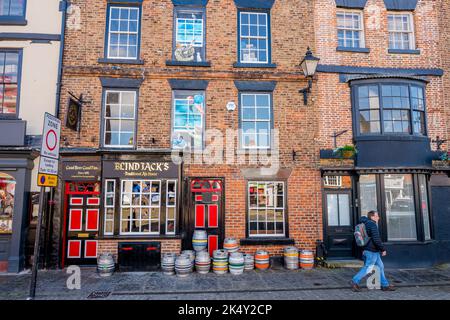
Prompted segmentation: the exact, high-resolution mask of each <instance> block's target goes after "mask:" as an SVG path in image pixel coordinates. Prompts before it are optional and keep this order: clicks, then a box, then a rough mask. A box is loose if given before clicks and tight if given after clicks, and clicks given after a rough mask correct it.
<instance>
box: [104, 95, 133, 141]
mask: <svg viewBox="0 0 450 320" xmlns="http://www.w3.org/2000/svg"><path fill="white" fill-rule="evenodd" d="M136 96H137V92H136V91H116V90H106V91H105V99H104V100H105V109H104V117H103V118H104V125H103V132H104V133H103V135H104V137H103V145H104V146H105V147H119V148H124V147H125V148H131V147H133V146H134V145H135V136H136V135H135V128H136Z"/></svg>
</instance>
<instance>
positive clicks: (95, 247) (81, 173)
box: [60, 151, 181, 270]
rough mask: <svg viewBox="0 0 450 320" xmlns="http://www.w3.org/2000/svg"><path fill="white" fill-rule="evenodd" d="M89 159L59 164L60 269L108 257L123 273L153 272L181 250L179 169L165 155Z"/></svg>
mask: <svg viewBox="0 0 450 320" xmlns="http://www.w3.org/2000/svg"><path fill="white" fill-rule="evenodd" d="M93 153H94V154H95V155H93V156H91V157H86V156H81V157H80V156H79V155H78V156H76V155H74V154H73V153H72V154H71V155H70V156H67V155H66V156H65V157H64V158H63V167H62V178H63V180H64V181H63V186H64V191H63V193H64V196H63V197H62V199H61V200H62V203H61V206H62V208H63V212H64V213H63V219H62V221H63V223H62V237H61V241H62V243H61V254H60V256H61V257H60V259H61V260H60V261H61V263H60V265H61V267H64V266H67V265H70V264H78V265H90V264H95V263H96V258H97V256H98V255H99V254H101V253H112V254H113V255H115V256H116V258H118V262H119V264H120V263H122V264H123V265H122V266H121V267H122V268H121V269H123V270H126V269H127V268H129V267H131V266H133V267H135V268H138V269H139V268H142V270H151V269H152V268H157V267H158V264H159V257H160V254H161V252H178V251H179V250H180V248H181V240H180V236H179V235H180V232H179V230H180V228H179V217H180V214H179V208H180V207H179V205H178V204H179V201H180V188H181V186H180V179H181V165H177V164H175V163H174V162H172V161H171V159H170V154H169V153H159V154H158V153H157V154H155V153H142V152H139V151H136V152H134V153H117V152H114V153H112V152H106V153H103V154H100V152H98V153H99V154H96V152H95V151H93ZM89 158H90V159H89Z"/></svg>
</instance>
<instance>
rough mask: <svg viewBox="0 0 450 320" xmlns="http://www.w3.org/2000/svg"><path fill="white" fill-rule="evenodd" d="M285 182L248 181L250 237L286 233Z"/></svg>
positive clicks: (282, 234) (283, 234)
mask: <svg viewBox="0 0 450 320" xmlns="http://www.w3.org/2000/svg"><path fill="white" fill-rule="evenodd" d="M285 197H286V194H285V184H284V182H279V181H278V182H276V181H275V182H264V181H251V182H249V183H248V234H249V236H250V237H258V236H266V237H267V236H282V237H284V236H285V235H286V226H285V223H286V217H285V214H286V213H285V201H286V199H285Z"/></svg>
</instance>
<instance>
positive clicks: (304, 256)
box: [299, 250, 314, 270]
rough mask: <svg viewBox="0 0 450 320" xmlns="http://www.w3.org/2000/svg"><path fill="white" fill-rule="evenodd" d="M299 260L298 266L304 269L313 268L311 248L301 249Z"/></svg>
mask: <svg viewBox="0 0 450 320" xmlns="http://www.w3.org/2000/svg"><path fill="white" fill-rule="evenodd" d="M299 260H300V268H302V269H306V270H309V269H312V268H314V253H313V252H312V251H311V250H301V251H300V258H299Z"/></svg>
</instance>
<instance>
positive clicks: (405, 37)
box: [388, 13, 415, 50]
mask: <svg viewBox="0 0 450 320" xmlns="http://www.w3.org/2000/svg"><path fill="white" fill-rule="evenodd" d="M388 31H389V49H400V50H411V49H414V48H415V44H414V41H415V40H414V27H413V21H412V15H411V14H410V13H395V14H394V13H391V14H388Z"/></svg>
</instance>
